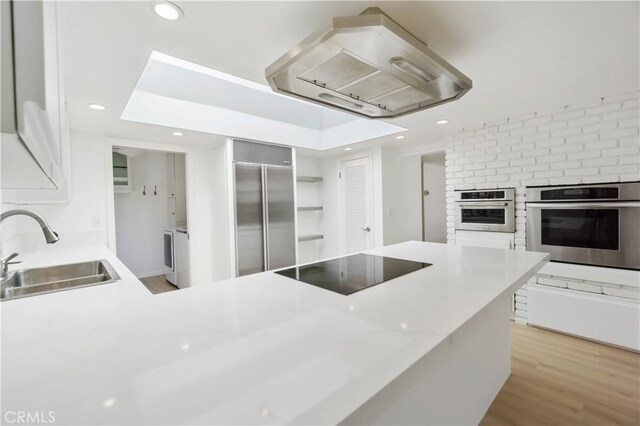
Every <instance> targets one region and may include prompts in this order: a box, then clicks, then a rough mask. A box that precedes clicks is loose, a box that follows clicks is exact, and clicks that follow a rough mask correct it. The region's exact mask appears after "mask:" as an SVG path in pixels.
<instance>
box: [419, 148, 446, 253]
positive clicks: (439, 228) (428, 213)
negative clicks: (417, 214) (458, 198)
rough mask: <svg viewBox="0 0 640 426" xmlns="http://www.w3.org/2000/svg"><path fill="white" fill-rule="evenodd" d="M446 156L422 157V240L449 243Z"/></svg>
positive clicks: (442, 153) (432, 155) (435, 154)
mask: <svg viewBox="0 0 640 426" xmlns="http://www.w3.org/2000/svg"><path fill="white" fill-rule="evenodd" d="M444 162H445V155H444V152H437V153H433V154H429V155H424V156H423V157H422V240H423V241H429V242H432V243H446V242H447V206H446V182H445V164H444Z"/></svg>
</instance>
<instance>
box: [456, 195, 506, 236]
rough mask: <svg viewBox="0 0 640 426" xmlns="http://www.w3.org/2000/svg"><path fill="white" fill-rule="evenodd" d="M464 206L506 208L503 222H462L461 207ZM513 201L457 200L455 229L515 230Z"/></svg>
mask: <svg viewBox="0 0 640 426" xmlns="http://www.w3.org/2000/svg"><path fill="white" fill-rule="evenodd" d="M465 207H473V208H474V209H495V208H496V207H497V208H502V209H504V210H506V212H505V215H504V218H505V223H504V224H495V223H491V224H480V223H465V222H462V209H463V208H465ZM515 228H516V224H515V202H514V201H507V202H503V203H494V202H482V201H480V202H459V203H456V209H455V229H456V230H462V231H489V232H509V233H513V232H515V230H516V229H515Z"/></svg>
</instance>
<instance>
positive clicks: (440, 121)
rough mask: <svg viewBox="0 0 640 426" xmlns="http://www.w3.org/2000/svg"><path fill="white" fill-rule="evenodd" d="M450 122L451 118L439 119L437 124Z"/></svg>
mask: <svg viewBox="0 0 640 426" xmlns="http://www.w3.org/2000/svg"><path fill="white" fill-rule="evenodd" d="M448 122H449V120H438V121H436V124H447V123H448Z"/></svg>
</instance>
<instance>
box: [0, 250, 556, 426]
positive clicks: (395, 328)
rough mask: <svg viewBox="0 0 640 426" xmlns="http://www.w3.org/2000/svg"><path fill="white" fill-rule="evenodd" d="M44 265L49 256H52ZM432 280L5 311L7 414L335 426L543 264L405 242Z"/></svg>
mask: <svg viewBox="0 0 640 426" xmlns="http://www.w3.org/2000/svg"><path fill="white" fill-rule="evenodd" d="M45 253H46V254H45ZM367 253H371V254H377V255H385V256H390V257H397V258H403V259H408V260H414V261H421V262H428V263H432V264H433V266H431V267H428V268H425V269H422V270H419V271H416V272H414V273H411V274H408V275H405V276H402V277H399V278H396V279H394V280H392V281H389V282H386V283H383V284H380V285H377V286H374V287H372V288H369V289H367V290H363V291H360V292H357V293H354V294H352V295H349V296H343V295H340V294H337V293H333V292H330V291H327V290H324V289H321V288H318V287H315V286H312V285H308V284H304V283H300V282H297V281H295V280H291V279H289V278H286V277H284V276H280V275H277V274H274V273H272V272H265V273H261V274H256V275H251V276H246V277H242V278H237V279H232V280H226V281H220V282H216V283H210V284H203V285H199V286H195V287H191V288H188V289H183V290H180V291H175V292H169V293H163V294H158V295H152V294H151V293H149V292H148V291H147V290H146V289H145V288H144V287H143V286H142V284H141V283H140V282H139V281H138V280H136V279H135V277H134V276H133V275H132V274H131V272H129V271H128V270H127V269H126V268H125V267H124V265H122V263H121V262H119V261H118V260H117V259H116V258H115V256H114V255H113V254H112V253H111V252H109V251H108V250H107V249H100V248H88V249H83V250H79V251H74V250H70V251H69V250H67V251H63V250H60V251H55V250H51V251H50V252H49V251H47V252H44V251H43V252H42V253H40V255H39V256H38V255H34V256H30V257H29V256H25V257H24V258H25V260H26V262H25V264H24V265H21V267H33V266H43V265H50V264H60V263H71V262H76V261H82V260H89V259H99V258H106V259H108V260H109V261H110V262H111V264H112V265H113V266H114V267H115V268H116V270H117V271H118V273H119V274H120V276H121V277H122V278H123V279H122V281H120V282H118V283H114V284H105V285H101V286H94V287H89V288H84V289H76V290H71V291H65V292H59V293H54V294H49V295H42V296H36V297H30V298H25V299H17V300H11V301H7V302H3V303H2V304H0V309H1V317H2V391H3V392H2V407H3V411H5V412H6V411H8V410H31V411H41V412H45V413H47V412H49V411H53V412H55V419H56V423H58V424H286V423H294V424H335V423H338V422H340V421H341V420H343V419H344V418H345V417H347V416H348V415H349V414H351V413H352V412H353V411H355V410H356V409H357V408H358V407H359V406H360V405H362V404H363V403H364V402H365V401H367V400H368V399H369V398H371V397H372V396H373V395H375V394H376V393H377V392H379V391H380V390H381V389H382V388H384V387H385V386H386V385H387V384H388V383H389V382H390V381H392V380H393V379H394V378H396V377H397V376H398V375H400V374H401V373H402V372H403V371H405V370H406V369H407V368H408V367H410V366H411V365H412V364H413V363H414V362H415V361H416V360H418V359H420V358H421V357H423V356H424V355H425V354H427V353H428V352H429V351H430V350H432V349H433V348H434V347H435V346H437V345H438V344H439V343H441V342H442V341H443V340H444V339H445V338H447V336H449V335H451V334H452V333H453V332H454V331H455V330H456V329H458V328H459V327H460V326H461V325H462V324H464V323H465V322H466V321H468V320H469V319H470V318H472V317H473V316H474V315H475V314H476V313H477V312H479V311H480V310H482V308H483V307H485V306H486V305H487V304H489V303H490V302H491V301H492V300H494V299H495V298H496V297H498V296H499V295H500V294H503V293H504V292H512V291H514V290H515V289H517V288H518V287H519V286H520V285H522V284H524V283H525V282H526V280H527V279H528V278H530V277H531V276H532V275H533V274H534V273H535V272H536V271H537V270H539V269H540V268H541V267H542V266H543V265H544V264H545V263H546V261H547V260H548V255H547V254H544V253H534V252H524V251H505V250H498V249H486V248H478V247H460V246H454V245H445V244H434V243H422V242H407V243H401V244H397V245H393V246H388V247H384V248H380V249H375V250H370V251H368V252H367Z"/></svg>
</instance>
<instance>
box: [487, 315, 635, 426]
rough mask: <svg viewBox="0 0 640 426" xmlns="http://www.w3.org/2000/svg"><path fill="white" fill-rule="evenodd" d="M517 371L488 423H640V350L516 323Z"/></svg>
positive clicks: (513, 331) (513, 355)
mask: <svg viewBox="0 0 640 426" xmlns="http://www.w3.org/2000/svg"><path fill="white" fill-rule="evenodd" d="M511 336H512V346H511V361H512V363H511V376H510V377H509V379H508V380H507V383H506V384H505V385H504V387H503V388H502V389H501V390H500V392H499V393H498V396H497V397H496V399H495V400H494V401H493V404H492V405H491V407H490V408H489V411H488V412H487V414H486V415H485V417H484V419H483V420H482V423H481V424H482V425H615V424H625V425H639V424H640V354H637V353H634V352H630V351H626V350H623V349H618V348H613V347H610V346H606V345H601V344H598V343H595V342H590V341H587V340H583V339H579V338H576V337H571V336H566V335H563V334H560V333H554V332H552V331H548V330H542V329H538V328H535V327H529V326H525V325H518V324H513V325H512V327H511Z"/></svg>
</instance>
